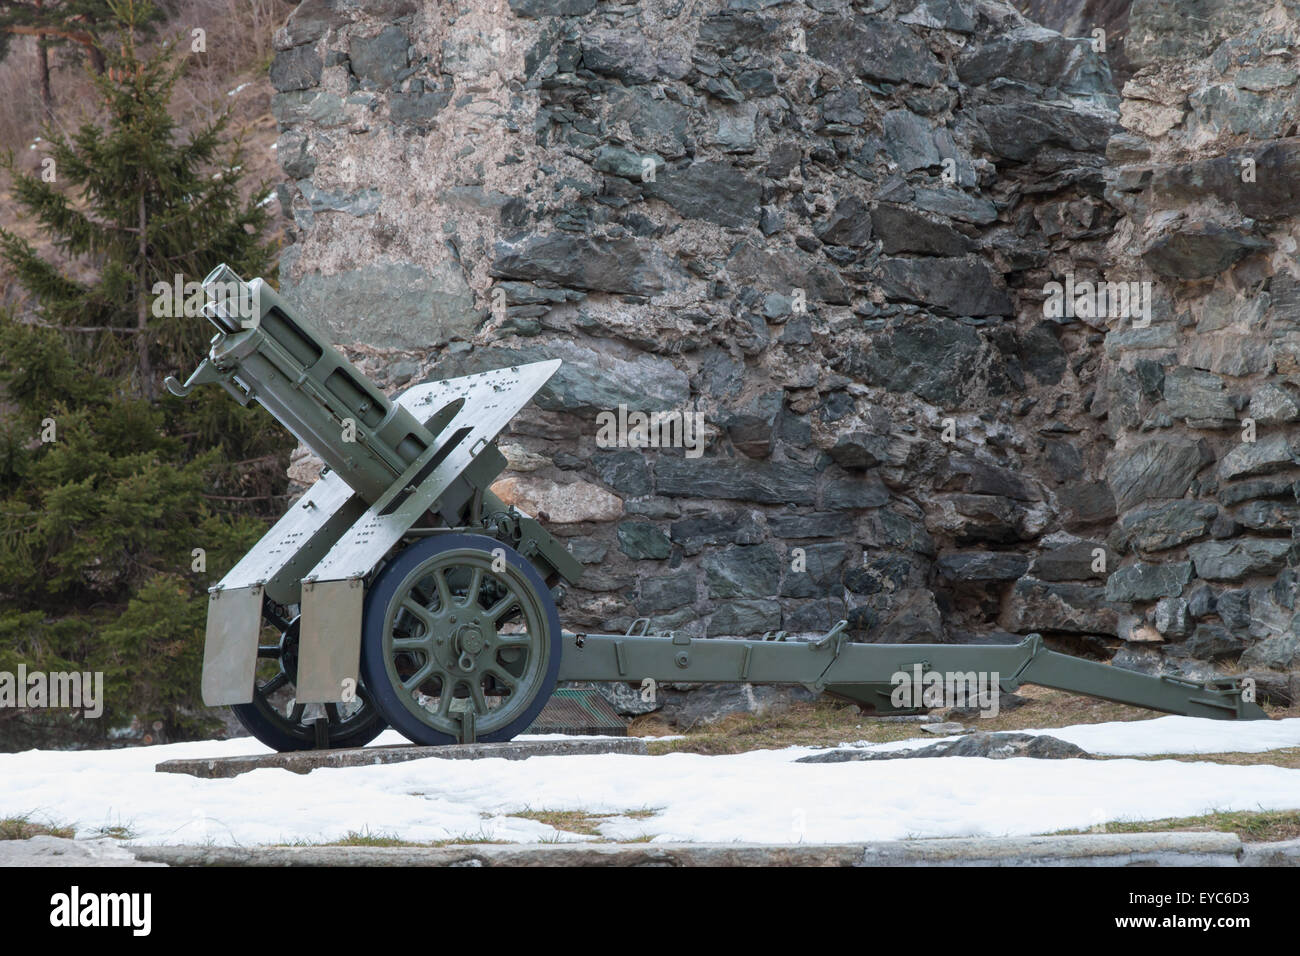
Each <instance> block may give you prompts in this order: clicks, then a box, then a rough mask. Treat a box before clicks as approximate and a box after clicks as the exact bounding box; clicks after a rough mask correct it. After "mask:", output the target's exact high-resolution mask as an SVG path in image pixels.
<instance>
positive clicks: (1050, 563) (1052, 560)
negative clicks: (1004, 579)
mask: <svg viewBox="0 0 1300 956" xmlns="http://www.w3.org/2000/svg"><path fill="white" fill-rule="evenodd" d="M1098 549H1100V550H1101V552H1102V553H1101V554H1100V555H1098V554H1097V553H1096V552H1097V551H1098ZM1098 558H1100V559H1101V561H1100V563H1099V562H1098ZM1118 563H1119V557H1118V555H1116V554H1115V552H1114V551H1111V550H1110V549H1109V548H1107V547H1106V546H1105V545H1102V544H1100V543H1098V542H1096V541H1075V542H1072V543H1070V544H1063V545H1058V546H1057V547H1055V548H1051V549H1049V550H1047V551H1044V552H1043V553H1041V554H1040V555H1038V557H1036V558H1034V566H1033V569H1032V570H1031V572H1030V573H1031V574H1032V575H1033V576H1034V577H1036V578H1038V579H1039V580H1042V581H1086V580H1090V579H1092V580H1098V581H1104V580H1105V579H1106V577H1107V575H1108V574H1109V569H1112V568H1114V567H1115V566H1116V565H1117V564H1118ZM1098 568H1100V570H1098Z"/></svg>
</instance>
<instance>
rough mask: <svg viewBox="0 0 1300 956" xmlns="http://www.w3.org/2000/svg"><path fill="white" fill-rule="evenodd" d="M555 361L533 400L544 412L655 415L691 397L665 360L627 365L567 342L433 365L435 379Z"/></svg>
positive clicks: (487, 351)
mask: <svg viewBox="0 0 1300 956" xmlns="http://www.w3.org/2000/svg"><path fill="white" fill-rule="evenodd" d="M557 358H558V359H560V360H561V361H562V364H561V365H560V367H559V369H558V370H557V371H556V373H555V374H554V375H553V376H551V379H550V380H549V381H548V382H547V383H546V384H545V385H544V386H542V389H541V391H539V392H538V393H537V397H536V398H535V399H534V402H535V403H536V404H537V405H538V406H539V407H541V408H544V409H547V410H549V411H563V412H570V413H576V414H581V415H586V416H591V415H595V414H598V413H600V412H611V413H612V412H614V411H615V410H617V408H618V406H619V405H626V406H627V407H628V408H629V409H637V410H644V411H656V410H664V409H674V408H681V407H682V406H683V405H685V404H686V402H687V399H688V398H689V397H690V380H689V379H688V378H687V376H686V373H685V372H682V371H681V370H679V369H678V368H677V367H676V366H674V365H673V363H672V362H670V361H668V360H667V359H663V358H658V357H655V356H651V355H638V356H637V357H636V359H635V360H633V361H628V360H626V359H621V358H618V357H616V356H614V355H610V354H609V353H607V352H598V351H596V350H595V349H592V348H588V347H586V346H584V345H580V344H578V343H577V342H572V341H557V342H548V343H546V344H544V345H537V346H530V347H527V348H500V347H488V348H476V349H474V350H472V351H469V352H464V353H461V354H459V355H444V357H443V358H441V359H440V360H439V362H438V377H439V378H451V377H453V376H456V375H470V374H472V373H475V372H483V371H487V370H489V369H494V368H502V367H503V366H508V365H525V364H527V363H529V362H541V361H545V360H547V359H557ZM628 450H629V451H636V450H635V449H628ZM638 453H639V452H638Z"/></svg>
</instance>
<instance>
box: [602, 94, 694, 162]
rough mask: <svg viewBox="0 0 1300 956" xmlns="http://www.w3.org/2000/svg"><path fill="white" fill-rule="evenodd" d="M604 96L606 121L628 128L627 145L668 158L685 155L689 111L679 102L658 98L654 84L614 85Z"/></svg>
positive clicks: (621, 127) (611, 124)
mask: <svg viewBox="0 0 1300 956" xmlns="http://www.w3.org/2000/svg"><path fill="white" fill-rule="evenodd" d="M605 100H606V104H607V105H606V112H605V122H606V123H607V124H609V125H610V126H617V127H618V128H619V129H624V128H625V129H626V130H627V131H628V133H629V134H630V136H631V138H630V139H629V140H628V141H627V145H628V146H632V147H635V148H637V149H640V150H643V151H644V152H646V153H655V154H658V155H661V156H665V157H667V158H669V159H677V158H679V157H681V156H683V155H685V153H686V147H685V145H684V141H685V139H686V131H687V126H688V120H689V116H690V113H689V111H688V110H687V109H686V108H685V107H684V106H682V105H681V104H680V103H677V102H675V101H673V100H670V99H666V98H664V99H655V98H654V96H653V91H652V90H651V88H649V87H643V86H634V87H631V88H623V87H615V88H613V89H611V90H609V91H608V92H607V93H606V94H605ZM656 175H658V174H657V173H656Z"/></svg>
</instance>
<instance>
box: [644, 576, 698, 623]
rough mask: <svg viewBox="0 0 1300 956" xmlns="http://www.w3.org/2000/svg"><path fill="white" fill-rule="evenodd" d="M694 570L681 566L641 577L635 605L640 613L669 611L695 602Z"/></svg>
mask: <svg viewBox="0 0 1300 956" xmlns="http://www.w3.org/2000/svg"><path fill="white" fill-rule="evenodd" d="M695 588H696V585H695V571H694V570H692V569H689V568H683V569H682V570H680V571H671V572H668V573H663V572H654V573H653V574H650V575H647V576H646V577H643V578H642V579H641V582H640V584H639V585H638V588H637V598H636V606H637V610H639V611H641V612H642V613H647V612H655V611H671V610H673V609H674V608H679V607H683V606H685V605H687V604H693V603H695V593H696V591H695Z"/></svg>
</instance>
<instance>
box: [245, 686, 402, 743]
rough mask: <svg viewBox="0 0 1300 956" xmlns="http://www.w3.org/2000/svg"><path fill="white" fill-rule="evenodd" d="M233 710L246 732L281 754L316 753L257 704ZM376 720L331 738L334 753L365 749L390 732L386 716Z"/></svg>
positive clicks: (378, 716)
mask: <svg viewBox="0 0 1300 956" xmlns="http://www.w3.org/2000/svg"><path fill="white" fill-rule="evenodd" d="M372 696H373V695H372ZM230 710H231V711H232V712H233V713H234V715H235V718H236V719H237V720H238V721H239V722H240V723H241V724H243V726H244V729H245V730H247V731H248V732H249V733H250V734H252V735H253V736H254V737H256V738H257V739H258V740H260V741H261V742H262V743H264V744H266V745H267V746H268V747H270V748H271V749H272V750H275V751H277V752H279V753H288V752H290V751H294V750H315V749H316V743H315V741H314V740H302V739H301V738H298V737H293V736H290V735H289V734H288V733H286V732H285V731H284V729H283V728H282V727H280V725H279V724H278V723H276V722H275V721H274V720H272V719H271V718H270V717H268V716H267V715H266V714H264V713H263V712H262V709H261V708H260V707H259V706H258V703H257V701H256V700H254V701H253V702H252V703H249V704H231V705H230ZM373 716H374V718H376V719H372V720H368V721H366V722H365V723H364V724H358V725H357V727H356V728H355V729H353V730H352V731H350V732H348V733H346V734H344V735H343V736H341V737H331V738H330V749H331V750H335V749H342V748H345V747H364V746H365V745H366V744H368V743H370V741H372V740H374V739H375V738H376V737H378V736H379V735H380V734H382V733H383V732H384V731H385V730H387V729H388V724H387V723H385V722H384V720H383V718H382V715H380V714H379V713H378V712H376V713H375V714H374V715H373Z"/></svg>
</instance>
